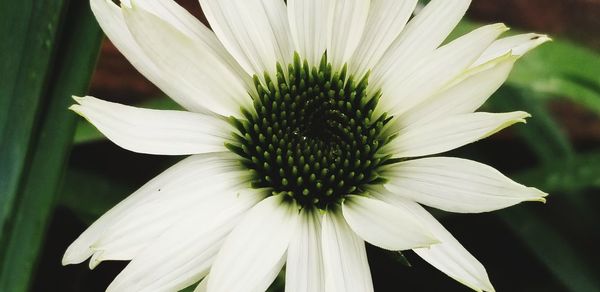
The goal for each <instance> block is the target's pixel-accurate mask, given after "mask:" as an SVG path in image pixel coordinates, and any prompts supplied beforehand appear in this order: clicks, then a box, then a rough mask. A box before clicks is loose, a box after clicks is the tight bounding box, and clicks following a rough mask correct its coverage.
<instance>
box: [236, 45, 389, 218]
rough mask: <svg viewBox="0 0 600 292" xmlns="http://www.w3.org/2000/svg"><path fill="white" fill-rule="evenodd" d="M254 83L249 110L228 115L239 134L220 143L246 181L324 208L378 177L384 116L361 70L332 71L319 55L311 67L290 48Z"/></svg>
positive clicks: (385, 159) (306, 204)
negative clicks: (290, 55)
mask: <svg viewBox="0 0 600 292" xmlns="http://www.w3.org/2000/svg"><path fill="white" fill-rule="evenodd" d="M254 83H255V86H256V90H257V93H258V98H257V99H255V100H254V109H252V110H243V114H244V117H245V119H236V118H232V121H233V124H234V125H235V126H236V128H237V129H238V130H239V134H234V135H235V139H236V141H237V143H235V144H228V145H227V146H228V148H229V149H230V150H232V151H233V152H235V153H237V154H238V155H239V156H240V157H241V160H242V164H243V165H244V166H245V167H247V168H249V169H251V170H252V172H253V179H254V180H253V183H252V184H253V187H255V188H268V189H269V190H270V191H271V193H272V194H285V195H289V196H291V197H292V198H294V199H295V200H296V201H297V202H298V203H299V204H300V205H302V206H303V207H317V208H320V209H326V208H327V206H329V205H330V204H335V203H337V202H339V201H340V199H342V198H343V197H344V196H346V195H348V194H357V193H361V192H362V191H364V187H365V186H366V185H369V184H377V183H381V182H382V180H383V179H382V178H380V177H379V176H378V174H377V168H378V167H379V166H381V165H382V164H384V163H385V162H386V161H387V160H388V157H386V156H384V155H382V154H380V153H379V152H378V151H379V150H380V148H381V147H382V146H383V145H384V144H385V143H386V141H387V139H388V137H384V135H382V129H383V127H384V125H385V124H386V123H387V122H388V121H389V118H386V116H385V114H384V115H382V116H379V117H373V110H374V109H375V106H376V105H377V100H378V98H379V96H380V93H379V92H377V93H375V94H371V93H370V92H368V86H367V85H368V74H367V75H365V76H364V77H363V78H362V79H360V80H358V81H357V80H356V79H355V78H354V76H348V75H347V70H346V66H344V67H343V68H342V69H341V70H339V72H334V71H333V70H332V66H331V64H329V63H328V62H327V57H326V54H325V55H323V58H322V59H321V62H320V64H319V66H318V67H317V66H313V67H311V66H310V65H309V64H308V63H307V62H306V61H304V62H301V60H300V57H299V56H298V55H297V54H296V55H295V58H294V63H293V64H290V65H289V66H288V68H287V73H285V72H284V70H283V68H282V67H281V66H280V65H278V66H277V75H276V77H275V78H271V76H269V75H268V74H265V76H264V80H263V81H261V80H259V78H258V77H257V76H255V77H254Z"/></svg>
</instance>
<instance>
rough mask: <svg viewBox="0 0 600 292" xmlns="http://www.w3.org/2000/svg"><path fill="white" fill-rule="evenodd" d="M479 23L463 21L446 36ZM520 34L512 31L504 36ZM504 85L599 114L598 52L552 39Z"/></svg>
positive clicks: (520, 64)
mask: <svg viewBox="0 0 600 292" xmlns="http://www.w3.org/2000/svg"><path fill="white" fill-rule="evenodd" d="M479 26H480V24H477V23H475V22H471V21H468V20H463V21H462V22H461V23H460V24H459V25H458V26H457V27H456V29H455V30H454V31H453V32H452V34H451V36H450V37H449V38H448V39H449V40H451V39H454V38H456V37H457V36H460V35H462V34H465V33H467V32H468V31H470V30H472V29H474V28H476V27H479ZM520 33H523V32H522V31H519V30H511V31H509V32H508V33H507V34H506V35H507V36H508V35H515V34H520ZM507 84H508V85H511V86H514V87H519V88H522V89H524V90H527V91H531V92H534V93H538V94H536V95H535V97H536V98H542V99H549V98H555V97H558V98H565V99H568V100H570V101H573V102H575V103H578V104H580V105H583V106H585V107H587V108H589V109H590V110H593V111H594V112H596V113H597V114H600V54H599V53H597V52H594V51H593V50H591V49H588V48H585V47H583V46H580V45H577V44H576V43H574V42H571V41H568V40H565V39H561V38H554V41H552V42H549V43H546V44H543V45H542V46H540V47H538V48H536V49H534V50H533V51H531V52H529V53H527V55H526V56H525V57H523V58H521V59H520V60H519V61H518V62H517V64H516V65H515V67H514V70H513V72H512V73H511V75H510V76H509V78H508V80H507Z"/></svg>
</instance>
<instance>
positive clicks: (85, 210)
mask: <svg viewBox="0 0 600 292" xmlns="http://www.w3.org/2000/svg"><path fill="white" fill-rule="evenodd" d="M136 187H139V186H135V185H131V184H127V183H125V182H120V181H115V180H114V179H111V178H107V177H104V176H102V175H101V174H98V173H94V172H91V171H89V170H83V169H79V168H72V167H70V168H69V169H68V170H67V172H66V175H65V183H64V185H63V187H62V188H61V191H60V193H61V194H60V204H61V205H62V206H65V207H67V208H69V209H71V210H72V211H74V212H75V214H77V215H78V216H79V217H80V219H82V221H84V222H87V223H88V224H91V223H92V222H93V221H94V220H96V219H98V218H99V217H100V216H101V215H102V214H104V212H106V211H108V210H109V209H110V208H112V207H114V206H115V205H116V204H117V203H119V202H120V201H121V200H123V199H124V198H125V197H126V196H128V195H129V194H131V193H132V192H133V191H135V189H136Z"/></svg>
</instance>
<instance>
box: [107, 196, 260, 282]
mask: <svg viewBox="0 0 600 292" xmlns="http://www.w3.org/2000/svg"><path fill="white" fill-rule="evenodd" d="M221 196H227V194H221ZM227 197H228V199H227V200H220V201H218V202H214V203H213V202H203V203H202V204H201V205H199V206H197V207H194V208H193V209H194V210H193V211H192V212H191V213H190V214H188V215H186V217H185V218H184V219H183V220H181V221H179V222H177V223H176V224H174V225H173V227H172V228H170V229H169V230H167V231H165V233H164V234H163V235H161V236H160V237H158V238H156V239H155V240H154V241H153V242H152V243H150V244H149V246H148V247H147V248H145V249H144V250H143V251H141V252H140V253H139V254H138V255H136V257H135V258H134V259H133V261H131V263H129V264H128V265H127V267H126V268H125V269H124V270H123V271H122V272H121V273H120V274H119V275H118V276H117V277H116V278H115V280H114V281H113V282H112V283H111V285H110V286H109V287H108V289H107V291H178V290H181V289H183V288H185V287H187V286H190V285H192V284H194V283H196V282H197V281H199V280H200V279H202V277H204V276H206V275H207V274H208V270H209V269H210V266H211V265H212V262H213V260H214V258H215V257H216V255H217V253H218V251H219V249H220V248H221V245H222V243H223V242H224V241H225V238H226V237H227V235H228V234H229V232H230V231H231V230H232V229H233V228H234V227H235V226H236V224H237V223H238V222H239V220H240V219H241V218H242V215H243V214H244V213H245V212H246V211H247V210H249V209H250V208H251V207H252V206H254V205H255V204H256V203H258V202H259V201H260V200H262V198H263V196H261V195H258V194H253V195H244V196H236V195H233V196H227ZM175 212H177V210H175Z"/></svg>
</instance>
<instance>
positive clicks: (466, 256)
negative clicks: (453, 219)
mask: <svg viewBox="0 0 600 292" xmlns="http://www.w3.org/2000/svg"><path fill="white" fill-rule="evenodd" d="M377 197H378V198H381V199H383V200H385V201H388V202H390V203H391V204H394V205H395V206H398V207H402V208H406V209H407V210H410V211H411V212H412V213H413V215H414V216H416V217H418V218H419V221H420V222H421V223H422V224H424V225H425V226H426V227H427V229H428V230H430V231H431V232H432V233H433V234H434V235H435V236H436V238H438V239H439V240H440V243H439V244H435V245H432V246H430V247H428V248H418V249H414V251H415V252H416V253H417V254H418V255H419V256H420V257H421V258H423V259H424V260H426V261H427V262H429V263H430V264H431V265H432V266H434V267H436V268H437V269H438V270H440V271H442V272H443V273H445V274H446V275H448V276H450V277H452V278H453V279H455V280H456V281H458V282H460V283H463V284H464V285H466V286H468V287H469V288H471V289H473V290H476V291H494V287H493V286H492V284H491V283H490V279H489V277H488V275H487V272H486V270H485V268H484V267H483V265H482V264H481V263H480V262H479V261H478V260H477V259H476V258H475V257H474V256H473V255H471V254H470V253H469V252H468V251H467V250H466V249H465V248H464V247H463V246H462V245H461V244H460V243H459V242H458V241H457V240H456V239H455V238H454V237H453V236H452V234H450V232H448V230H446V228H444V226H442V224H440V223H439V222H438V221H437V220H436V219H435V218H434V217H433V216H431V214H429V212H427V210H425V209H424V208H423V207H421V206H420V205H419V204H417V203H415V202H413V201H411V200H407V199H404V198H401V197H400V196H395V195H393V194H390V193H381V195H378V196H377Z"/></svg>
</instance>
